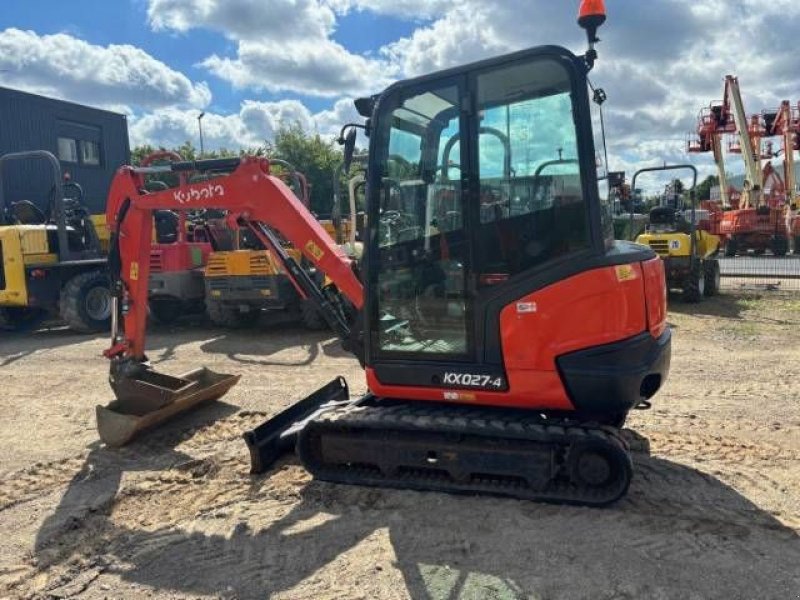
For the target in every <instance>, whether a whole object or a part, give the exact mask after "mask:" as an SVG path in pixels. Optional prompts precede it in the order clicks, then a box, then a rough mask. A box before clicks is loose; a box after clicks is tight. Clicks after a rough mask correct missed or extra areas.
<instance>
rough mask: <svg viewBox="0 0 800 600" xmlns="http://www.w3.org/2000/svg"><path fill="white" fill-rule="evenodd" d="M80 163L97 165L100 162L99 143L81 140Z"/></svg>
mask: <svg viewBox="0 0 800 600" xmlns="http://www.w3.org/2000/svg"><path fill="white" fill-rule="evenodd" d="M80 148H81V164H83V165H91V166H97V165H99V164H100V144H98V143H97V142H87V141H85V140H81V142H80Z"/></svg>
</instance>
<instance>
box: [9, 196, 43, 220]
mask: <svg viewBox="0 0 800 600" xmlns="http://www.w3.org/2000/svg"><path fill="white" fill-rule="evenodd" d="M9 212H10V213H11V220H12V221H13V222H14V223H15V224H16V225H44V224H45V222H46V221H47V219H46V218H45V216H44V213H43V212H42V210H41V209H40V208H39V207H38V206H36V205H35V204H34V203H33V202H31V201H30V200H19V201H17V202H14V203H12V204H11V209H10V211H9Z"/></svg>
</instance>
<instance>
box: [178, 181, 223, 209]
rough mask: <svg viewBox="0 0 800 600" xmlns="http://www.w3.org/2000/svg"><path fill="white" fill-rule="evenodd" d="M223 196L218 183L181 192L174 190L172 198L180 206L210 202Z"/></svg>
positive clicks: (221, 187) (220, 185)
mask: <svg viewBox="0 0 800 600" xmlns="http://www.w3.org/2000/svg"><path fill="white" fill-rule="evenodd" d="M224 195H225V188H224V187H223V186H222V184H220V183H208V184H206V185H202V186H195V187H190V188H186V189H181V190H175V191H174V192H173V196H174V197H175V200H176V201H177V202H178V203H180V204H190V203H192V202H200V201H201V200H211V199H212V198H221V197H222V196H224Z"/></svg>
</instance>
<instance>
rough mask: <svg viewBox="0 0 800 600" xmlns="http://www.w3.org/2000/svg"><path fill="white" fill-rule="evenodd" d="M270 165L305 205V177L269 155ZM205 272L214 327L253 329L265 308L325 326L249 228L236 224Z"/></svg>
mask: <svg viewBox="0 0 800 600" xmlns="http://www.w3.org/2000/svg"><path fill="white" fill-rule="evenodd" d="M270 165H271V166H273V167H276V168H278V169H281V171H282V172H281V173H280V175H281V177H282V179H283V180H284V182H286V183H287V184H291V186H292V189H293V192H294V193H295V195H296V196H297V197H298V198H300V200H301V202H302V203H303V205H304V206H305V207H306V209H309V208H310V203H311V198H310V188H309V185H308V181H307V180H306V178H305V175H303V174H302V173H300V172H299V171H298V170H297V169H296V168H295V167H294V166H293V165H292V164H290V163H288V162H286V161H285V160H282V159H276V158H272V159H270ZM273 233H274V234H275V237H276V239H278V240H280V242H281V245H282V246H283V249H284V250H285V252H286V253H287V254H288V255H289V256H290V257H291V258H292V259H293V260H294V261H295V262H297V263H298V264H300V265H302V266H303V267H304V268H305V269H306V270H307V271H308V272H309V275H310V276H312V277H317V278H318V279H319V281H320V282H321V281H322V278H323V275H322V274H321V273H316V272H315V270H314V269H313V266H312V265H311V264H310V263H308V262H307V261H305V260H304V259H303V257H302V253H301V252H300V251H299V250H298V249H297V248H294V247H292V245H291V244H289V243H288V242H287V241H286V240H284V239H282V238H281V236H280V234H279V233H278V232H273ZM204 273H205V304H206V310H207V312H208V316H209V318H210V319H211V321H212V322H213V323H214V324H216V325H219V326H221V327H228V328H232V329H241V328H247V327H252V326H254V325H255V324H256V322H257V321H258V319H259V318H260V316H261V315H262V314H263V313H264V312H266V311H269V312H282V313H285V314H286V315H287V316H288V317H289V318H296V319H299V320H300V321H302V323H303V325H305V327H306V328H307V329H310V330H319V329H323V328H324V327H325V326H326V324H325V320H324V319H323V317H322V316H321V315H320V314H319V311H318V310H317V307H316V306H315V304H314V303H313V302H312V301H310V300H308V298H306V296H305V294H304V293H303V292H302V290H300V289H299V287H298V286H297V285H296V284H295V282H294V280H293V279H292V277H290V276H289V274H288V273H287V272H286V270H285V269H284V267H283V264H282V262H281V260H280V259H279V258H278V257H277V256H275V254H274V253H273V252H272V251H271V250H270V249H269V248H268V247H267V246H265V245H264V244H263V243H261V241H260V240H259V239H258V238H257V237H256V236H254V235H253V233H252V231H251V230H250V229H249V228H248V227H237V228H236V229H235V230H234V231H232V235H231V244H230V245H229V247H226V248H224V249H222V248H220V249H217V250H214V251H213V252H211V253H210V254H209V256H208V264H207V265H206V267H205V271H204Z"/></svg>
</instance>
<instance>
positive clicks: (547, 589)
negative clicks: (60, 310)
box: [0, 292, 800, 600]
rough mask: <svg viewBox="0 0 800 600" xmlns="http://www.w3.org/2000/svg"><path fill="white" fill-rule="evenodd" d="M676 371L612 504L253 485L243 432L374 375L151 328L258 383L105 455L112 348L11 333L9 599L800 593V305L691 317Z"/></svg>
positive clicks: (295, 471) (244, 337)
mask: <svg viewBox="0 0 800 600" xmlns="http://www.w3.org/2000/svg"><path fill="white" fill-rule="evenodd" d="M673 308H674V310H673V311H672V312H671V314H670V322H671V324H672V327H673V328H674V334H675V337H674V344H673V362H672V371H671V374H670V378H669V381H668V383H667V385H666V387H665V388H664V389H663V390H662V391H661V392H660V393H659V395H658V396H657V397H656V400H655V403H654V408H653V409H652V410H650V411H644V412H636V413H635V414H634V415H633V416H632V418H631V419H630V421H629V424H628V427H629V428H630V429H629V430H627V431H626V435H627V436H628V437H629V439H630V440H631V441H632V443H633V448H634V450H635V453H634V461H635V463H636V475H635V479H634V483H633V484H632V487H631V490H630V493H629V495H628V496H627V497H626V498H625V499H624V500H623V501H621V502H619V503H618V504H616V505H615V506H613V507H611V508H608V509H602V510H597V509H586V508H573V507H559V506H547V505H540V504H534V503H529V502H520V501H515V500H506V499H497V498H487V497H464V496H448V495H443V494H435V493H417V492H411V491H390V490H381V489H367V488H354V487H347V486H338V485H332V484H325V483H319V482H314V481H312V480H311V479H310V478H309V477H308V475H307V474H306V473H305V472H304V471H303V470H302V469H301V468H300V467H299V466H297V464H296V463H295V462H294V461H292V460H287V461H286V462H285V463H283V464H282V465H281V466H280V467H279V468H278V469H277V470H276V471H274V472H272V473H271V474H269V475H266V476H250V475H249V474H248V456H247V452H246V450H245V447H244V444H243V442H242V441H241V438H240V434H241V432H242V431H244V430H245V429H248V428H250V427H252V426H254V425H256V424H258V423H260V422H261V421H263V420H264V419H265V418H267V417H268V416H270V415H271V414H274V413H275V412H277V411H279V410H280V409H281V408H283V407H285V406H287V405H288V404H290V403H291V402H293V401H295V400H297V399H299V398H301V397H303V396H304V395H306V394H307V393H309V392H310V391H312V390H313V389H316V387H318V386H320V385H322V384H324V383H326V382H327V381H329V380H330V379H331V378H333V377H334V376H337V375H345V376H346V377H347V378H348V380H349V381H350V383H351V387H352V389H353V391H354V392H355V393H359V392H362V391H363V390H364V384H363V375H362V374H361V371H360V369H359V367H358V365H357V363H356V362H355V361H354V360H353V359H352V358H349V357H348V355H346V354H345V353H343V352H342V351H341V350H340V349H339V347H338V344H337V343H336V342H335V341H334V340H333V339H330V338H327V337H325V336H324V335H321V334H312V333H308V332H305V331H303V330H302V329H300V328H297V327H295V326H292V325H280V326H276V325H269V324H264V325H263V326H262V327H261V328H260V329H259V330H257V331H251V332H226V331H222V330H218V329H212V328H210V327H209V326H207V325H206V324H204V323H200V322H194V323H193V322H187V323H183V324H181V325H179V326H176V327H171V328H167V329H156V330H154V331H153V332H152V335H151V337H150V340H149V347H150V348H151V351H150V358H151V359H152V360H153V361H154V362H155V363H157V364H158V368H159V369H162V370H164V371H166V372H169V373H180V372H182V371H188V370H190V369H192V368H194V367H195V366H198V365H201V364H205V365H206V366H208V367H210V368H213V369H216V370H219V371H225V372H231V373H239V374H241V375H242V381H241V383H240V384H239V385H238V386H237V387H235V388H234V389H233V390H232V391H231V392H230V393H229V394H228V395H227V396H226V397H225V398H224V401H222V402H217V403H215V404H213V405H209V406H207V407H204V408H201V409H199V410H197V411H195V412H194V413H192V414H191V415H187V416H184V417H181V418H180V419H178V420H177V421H175V422H173V423H171V424H170V425H169V426H167V427H164V428H162V429H160V430H159V431H157V432H154V433H152V434H151V435H149V436H147V437H146V438H145V439H142V440H141V441H138V442H136V443H134V444H132V445H131V446H129V447H127V448H125V449H123V450H119V451H113V450H109V449H106V448H104V447H102V446H101V445H100V444H99V443H97V441H96V433H95V431H94V406H95V405H96V404H104V403H106V402H107V401H108V400H109V395H110V392H109V388H108V386H107V384H106V375H107V372H106V369H107V364H106V362H105V360H104V359H103V358H102V357H101V356H100V353H101V351H102V349H103V348H104V346H105V345H106V340H105V339H104V338H101V337H97V338H90V337H89V338H87V337H82V336H77V335H74V334H72V333H70V332H68V331H66V330H64V329H59V328H52V329H45V330H41V331H37V332H33V333H28V334H24V335H23V334H16V333H13V334H12V333H8V332H2V333H0V375H2V385H3V395H2V400H0V403H1V405H2V412H1V413H0V414H2V419H1V420H0V479H1V480H2V487H0V597H9V598H87V599H100V598H143V597H151V598H159V599H166V598H198V597H201V598H206V597H209V598H297V599H300V598H302V599H306V598H346V599H351V598H370V599H372V598H430V599H440V598H441V599H457V598H458V599H467V598H536V599H555V598H565V599H583V598H585V599H587V600H588V599H592V600H597V599H611V598H676V599H677V598H680V599H687V598H698V599H700V598H703V599H705V598H725V599H737V598H742V599H751V598H760V599H763V598H775V599H794V598H797V597H798V596H800V538H798V533H800V410H799V409H800V299H798V296H797V295H779V294H775V293H770V292H763V293H761V294H760V295H754V294H750V295H733V294H727V295H724V296H721V297H719V298H716V299H714V300H711V301H708V302H706V303H704V304H702V305H700V306H695V307H687V306H682V305H680V304H677V303H675V304H674V306H673Z"/></svg>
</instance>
